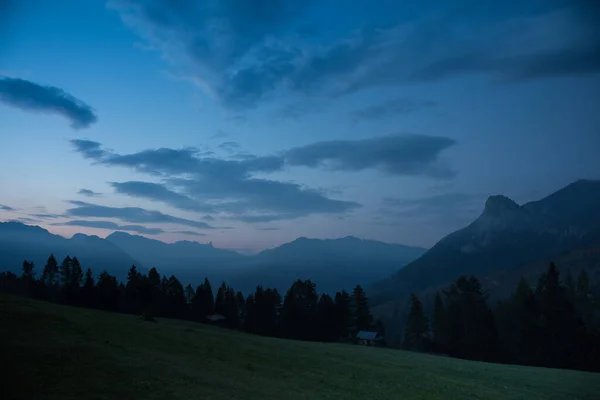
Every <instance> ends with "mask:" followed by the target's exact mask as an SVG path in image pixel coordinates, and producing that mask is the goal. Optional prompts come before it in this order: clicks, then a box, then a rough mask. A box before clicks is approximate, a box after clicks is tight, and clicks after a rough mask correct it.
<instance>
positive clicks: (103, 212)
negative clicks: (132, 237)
mask: <svg viewBox="0 0 600 400" xmlns="http://www.w3.org/2000/svg"><path fill="white" fill-rule="evenodd" d="M68 203H70V204H72V205H74V206H76V207H75V208H70V209H68V210H67V211H66V215H67V216H71V217H92V218H115V219H119V220H121V221H125V222H131V223H138V224H153V223H154V224H177V225H184V226H191V227H193V228H198V229H218V228H215V227H214V226H211V225H209V224H207V223H205V222H200V221H193V220H189V219H185V218H178V217H175V216H172V215H168V214H163V213H161V212H160V211H151V210H146V209H143V208H139V207H107V206H101V205H97V204H91V203H86V202H83V201H69V202H68ZM221 229H222V228H221Z"/></svg>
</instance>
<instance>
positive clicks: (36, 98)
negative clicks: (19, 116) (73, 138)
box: [0, 77, 98, 129]
mask: <svg viewBox="0 0 600 400" xmlns="http://www.w3.org/2000/svg"><path fill="white" fill-rule="evenodd" d="M0 101H1V102H3V103H5V104H8V105H10V106H13V107H17V108H20V109H22V110H27V111H35V112H46V113H52V114H58V115H62V116H63V117H65V118H67V119H69V120H70V121H71V127H72V128H74V129H80V128H88V127H89V126H90V125H91V124H93V123H95V122H96V121H97V120H98V118H97V117H96V114H95V113H94V110H93V109H92V108H91V107H90V106H88V105H87V104H85V103H84V102H83V101H81V100H79V99H77V98H75V97H74V96H73V95H71V94H69V93H67V92H65V91H63V90H62V89H59V88H57V87H53V86H42V85H38V84H37V83H33V82H29V81H26V80H23V79H17V78H9V77H0Z"/></svg>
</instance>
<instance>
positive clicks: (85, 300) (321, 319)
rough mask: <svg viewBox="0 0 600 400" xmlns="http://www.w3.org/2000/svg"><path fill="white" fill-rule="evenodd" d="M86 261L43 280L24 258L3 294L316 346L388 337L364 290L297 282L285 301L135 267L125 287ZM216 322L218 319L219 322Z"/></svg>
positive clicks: (48, 272)
mask: <svg viewBox="0 0 600 400" xmlns="http://www.w3.org/2000/svg"><path fill="white" fill-rule="evenodd" d="M83 271H84V269H83V268H82V266H81V264H80V262H79V260H78V259H77V258H76V257H73V258H71V257H70V256H67V257H65V259H64V260H63V261H62V262H61V263H60V264H58V262H57V260H56V258H55V257H54V255H53V254H51V255H50V256H49V257H48V260H47V262H46V264H45V266H44V268H43V270H42V273H41V275H40V276H39V277H36V271H35V265H34V263H33V262H30V261H23V265H22V274H21V276H20V277H19V276H17V275H15V274H13V273H11V272H4V273H1V274H0V290H4V291H8V292H12V293H16V294H21V295H25V296H29V297H33V298H37V299H41V300H47V301H52V302H58V303H62V304H68V305H72V306H77V307H87V308H96V309H101V310H105V311H111V312H122V313H130V314H138V315H142V316H143V317H144V318H145V319H148V320H152V319H154V317H165V318H178V319H186V320H192V321H199V322H209V319H208V317H211V316H213V317H214V316H218V318H217V319H218V321H217V322H218V323H219V325H221V326H224V327H226V328H230V329H237V330H243V331H245V332H248V333H252V334H257V335H263V336H273V337H282V338H290V339H298V340H311V341H325V342H331V341H340V340H347V339H350V338H353V337H354V334H355V333H356V332H357V331H360V330H377V331H378V332H379V333H380V334H382V335H384V334H385V332H384V327H383V324H382V323H381V321H376V322H374V321H373V317H372V315H371V311H370V309H369V303H368V298H367V296H366V294H365V291H364V290H363V289H362V288H361V286H360V285H357V286H356V287H355V288H354V290H353V291H352V293H348V292H346V291H344V290H342V291H340V292H337V293H336V295H335V296H334V297H331V296H329V295H327V294H320V295H319V293H318V292H317V289H316V284H315V283H314V282H312V281H310V280H305V281H302V280H297V281H296V282H294V283H293V284H292V286H291V287H290V288H289V289H288V290H287V292H286V293H285V295H284V296H283V297H282V296H281V295H280V294H279V292H278V291H277V289H271V288H263V287H262V286H258V287H257V288H256V290H255V291H254V292H253V293H251V294H249V295H248V296H244V295H243V294H242V293H241V292H239V291H238V292H236V291H235V290H234V289H233V288H232V287H230V286H229V285H227V284H226V283H225V282H223V283H222V284H221V286H219V287H218V288H217V291H216V295H215V294H214V292H213V288H212V286H211V283H210V282H209V280H208V279H204V281H203V282H202V283H201V284H200V285H197V286H196V287H195V288H194V287H193V286H192V285H191V284H190V285H187V286H186V287H184V286H183V285H182V284H181V282H180V281H179V280H178V279H177V278H176V277H175V276H174V275H171V276H170V277H168V278H167V276H165V275H162V276H161V275H160V274H159V272H158V270H157V269H156V268H152V269H150V270H149V271H148V273H147V274H146V273H143V272H141V271H139V270H138V269H137V267H136V266H135V265H133V266H132V267H131V268H130V269H129V272H128V274H127V280H126V282H119V281H118V280H117V278H116V277H115V276H113V275H111V274H109V273H108V272H106V271H103V272H102V273H101V274H100V275H99V276H98V277H97V278H95V277H94V274H93V272H92V270H91V269H89V268H88V269H87V270H86V271H85V273H84V272H83ZM214 320H215V319H213V321H214Z"/></svg>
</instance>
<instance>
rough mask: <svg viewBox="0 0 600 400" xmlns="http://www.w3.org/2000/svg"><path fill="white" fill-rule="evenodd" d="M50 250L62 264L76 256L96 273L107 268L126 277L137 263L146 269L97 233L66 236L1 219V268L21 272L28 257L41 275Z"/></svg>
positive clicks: (139, 267) (139, 266)
mask: <svg viewBox="0 0 600 400" xmlns="http://www.w3.org/2000/svg"><path fill="white" fill-rule="evenodd" d="M50 253H54V256H55V257H56V259H57V261H58V262H59V264H60V262H61V261H62V260H63V258H65V257H66V256H67V255H70V256H71V257H77V259H78V260H79V261H80V262H81V265H82V266H83V267H84V268H92V270H93V271H94V273H95V275H98V274H99V273H100V272H102V271H103V270H106V271H108V272H109V273H111V274H113V275H115V276H117V278H119V279H125V278H126V277H127V271H128V270H129V268H130V267H131V266H132V265H134V264H135V265H136V266H137V267H138V269H140V270H142V271H143V270H144V265H143V263H141V262H140V261H138V260H136V259H135V258H133V257H131V256H130V255H129V254H127V253H126V252H124V251H123V250H121V249H120V248H119V247H117V246H115V245H114V244H112V243H111V242H109V241H106V240H104V239H102V238H99V237H98V236H88V235H84V234H81V233H78V234H76V235H74V236H73V237H72V238H71V239H66V238H64V237H62V236H59V235H54V234H52V233H50V232H48V231H47V230H45V229H43V228H40V227H39V226H30V225H25V224H21V223H19V222H0V270H2V271H13V272H15V273H20V271H21V264H22V263H23V260H29V261H33V262H34V263H35V265H36V270H37V273H38V274H41V271H42V270H43V268H44V265H45V264H46V261H47V259H48V256H49V255H50Z"/></svg>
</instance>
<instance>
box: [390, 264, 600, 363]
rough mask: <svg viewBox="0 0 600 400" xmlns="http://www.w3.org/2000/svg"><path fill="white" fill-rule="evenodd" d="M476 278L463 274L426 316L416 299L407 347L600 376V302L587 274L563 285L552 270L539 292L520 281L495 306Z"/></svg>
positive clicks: (406, 335)
mask: <svg viewBox="0 0 600 400" xmlns="http://www.w3.org/2000/svg"><path fill="white" fill-rule="evenodd" d="M487 300H488V294H487V293H486V292H485V291H484V290H483V289H482V287H481V284H480V283H479V281H478V280H477V279H476V278H475V277H472V276H471V277H465V276H461V277H459V278H458V279H457V280H456V281H454V282H453V283H452V284H451V285H450V287H449V288H448V289H447V290H444V291H443V297H442V294H440V292H437V294H436V296H435V301H434V306H433V312H432V313H430V315H431V323H429V320H430V318H428V316H427V314H426V312H425V311H424V309H423V305H422V303H421V301H420V300H419V298H418V297H417V296H416V295H414V294H413V295H411V298H410V305H411V306H410V312H409V315H408V320H407V323H406V325H405V329H404V337H403V341H402V346H403V347H404V348H405V349H409V350H416V351H422V352H433V353H443V354H447V355H449V356H452V357H459V358H464V359H470V360H480V361H489V362H500V363H509V364H522V365H533V366H541V367H552V368H568V369H579V370H590V371H600V318H599V317H600V315H599V308H598V306H599V303H598V301H597V299H596V298H595V297H594V296H593V294H592V290H591V287H590V280H589V277H588V275H587V273H586V271H585V270H581V272H580V274H579V276H578V278H577V279H576V280H574V279H573V277H572V275H571V273H570V272H568V273H567V276H566V278H565V280H564V282H563V281H561V279H560V274H559V272H558V269H557V268H556V266H555V265H554V264H550V266H549V267H548V269H547V271H546V272H545V273H543V274H542V275H541V276H540V277H539V279H538V282H537V285H535V286H534V287H533V286H531V285H530V284H529V283H528V282H527V280H525V279H524V278H522V279H521V280H520V282H519V283H518V285H517V287H516V288H515V289H514V291H513V293H512V295H511V296H510V297H509V298H508V299H505V300H502V301H499V302H498V303H497V304H496V305H495V307H493V308H492V307H490V306H489V305H488V304H487Z"/></svg>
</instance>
